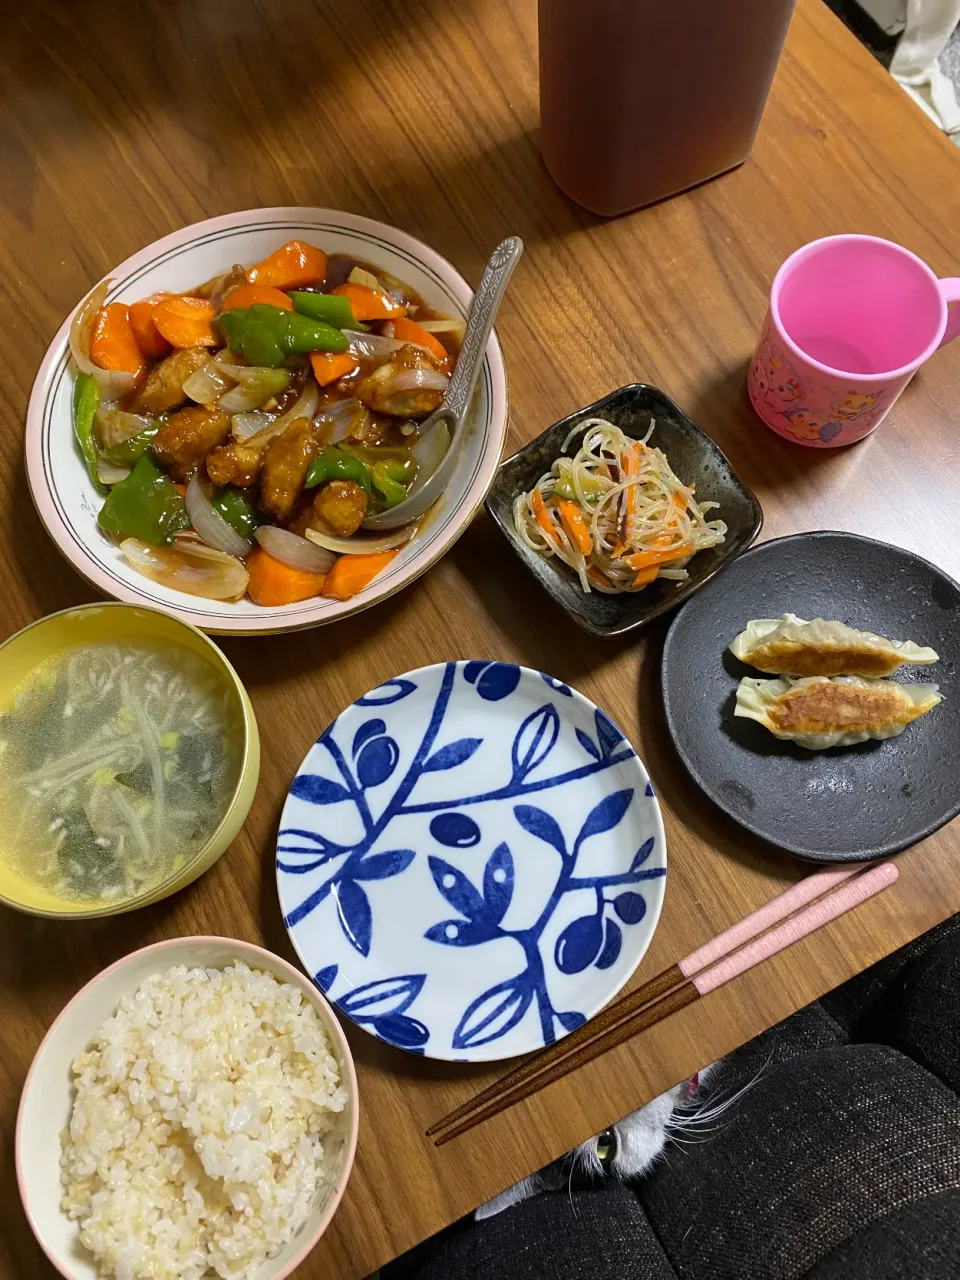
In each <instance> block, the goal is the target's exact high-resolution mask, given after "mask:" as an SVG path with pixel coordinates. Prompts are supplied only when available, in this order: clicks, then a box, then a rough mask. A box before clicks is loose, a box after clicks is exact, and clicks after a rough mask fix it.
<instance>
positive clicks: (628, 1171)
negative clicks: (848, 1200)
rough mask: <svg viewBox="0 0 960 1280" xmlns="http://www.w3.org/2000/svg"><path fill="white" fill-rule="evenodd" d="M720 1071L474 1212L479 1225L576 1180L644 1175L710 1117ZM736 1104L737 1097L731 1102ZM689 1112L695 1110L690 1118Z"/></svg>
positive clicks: (696, 1079) (694, 1080) (672, 1092)
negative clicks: (682, 1133) (709, 1091)
mask: <svg viewBox="0 0 960 1280" xmlns="http://www.w3.org/2000/svg"><path fill="white" fill-rule="evenodd" d="M717 1065H718V1064H717V1063H712V1064H711V1065H710V1066H709V1067H704V1068H703V1069H702V1070H701V1071H699V1072H698V1073H697V1074H696V1075H695V1076H691V1078H690V1079H689V1080H685V1081H684V1082H683V1084H678V1085H675V1086H674V1087H673V1088H672V1089H668V1090H667V1092H666V1093H662V1094H661V1095H660V1097H659V1098H654V1099H653V1101H652V1102H648V1103H647V1105H646V1106H645V1107H641V1108H640V1109H639V1111H634V1112H633V1113H632V1114H631V1115H628V1116H626V1117H625V1118H624V1119H623V1120H619V1121H617V1123H616V1124H615V1125H612V1126H611V1128H610V1129H608V1130H607V1131H606V1132H605V1133H601V1134H598V1136H597V1137H595V1138H590V1139H588V1141H586V1142H581V1144H580V1146H579V1147H574V1149H573V1150H572V1151H571V1152H570V1154H569V1155H568V1156H567V1157H566V1159H564V1160H557V1161H555V1162H554V1163H553V1164H552V1165H548V1166H547V1168H546V1169H542V1170H541V1171H540V1172H539V1173H535V1174H533V1175H532V1176H531V1177H529V1178H524V1180H523V1181H522V1182H518V1183H517V1184H516V1186H513V1187H510V1188H509V1190H507V1191H504V1192H503V1193H502V1195H499V1196H496V1197H494V1199H493V1200H489V1201H488V1202H487V1203H486V1204H484V1205H481V1206H480V1208H479V1209H478V1210H477V1212H476V1217H477V1219H478V1221H479V1220H482V1219H483V1218H492V1217H494V1216H495V1215H496V1214H498V1213H501V1212H502V1211H503V1210H504V1209H508V1208H510V1206H511V1205H515V1204H520V1202H521V1201H523V1200H529V1199H530V1198H531V1196H535V1195H539V1194H540V1193H541V1192H543V1191H561V1190H564V1189H565V1188H566V1187H567V1186H568V1184H569V1182H570V1179H571V1178H572V1177H573V1175H574V1174H579V1175H581V1176H586V1177H596V1178H602V1177H605V1176H607V1175H609V1176H612V1177H614V1178H619V1179H625V1178H636V1177H639V1175H640V1174H642V1173H646V1172H647V1171H648V1170H649V1169H651V1168H652V1167H653V1165H654V1164H655V1163H656V1162H657V1160H658V1159H659V1158H660V1156H661V1154H662V1153H663V1149H664V1147H665V1146H666V1145H667V1142H668V1141H669V1138H670V1133H671V1130H673V1129H680V1128H687V1127H694V1126H695V1125H696V1124H697V1122H698V1119H699V1116H700V1114H701V1113H702V1114H703V1115H706V1114H707V1112H706V1111H703V1107H704V1105H705V1104H704V1103H703V1101H702V1099H703V1094H704V1091H705V1087H706V1084H707V1081H708V1080H709V1078H710V1076H711V1074H712V1073H713V1071H714V1070H715V1069H716V1067H717ZM735 1100H736V1096H735V1097H734V1099H731V1100H730V1101H731V1102H732V1101H735ZM728 1105H730V1104H729V1103H722V1104H721V1108H720V1109H726V1107H727V1106H728ZM691 1108H693V1110H689V1113H688V1109H691ZM717 1114H719V1111H718V1109H717V1108H710V1110H709V1118H710V1119H711V1120H712V1119H714V1118H715V1116H716V1115H717Z"/></svg>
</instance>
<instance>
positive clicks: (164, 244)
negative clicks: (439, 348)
mask: <svg viewBox="0 0 960 1280" xmlns="http://www.w3.org/2000/svg"><path fill="white" fill-rule="evenodd" d="M292 239H301V240H306V241H308V242H310V243H312V244H315V245H317V246H318V247H319V248H321V249H323V250H325V251H326V252H327V253H330V254H332V253H344V254H350V255H352V256H353V257H355V258H360V259H363V260H365V261H367V262H371V263H373V264H374V265H375V266H379V267H383V268H384V269H385V270H387V271H389V272H390V273H391V274H393V275H395V276H397V277H398V278H399V279H400V280H403V281H404V282H405V283H406V284H409V285H411V286H412V287H413V288H414V289H415V290H416V291H417V292H418V293H419V294H420V295H421V297H422V298H423V299H424V301H425V302H427V303H428V304H429V305H430V306H431V307H433V308H434V309H435V310H436V311H438V312H440V313H441V314H443V315H450V316H461V317H465V316H466V314H467V312H468V310H469V308H470V303H471V301H472V299H473V291H472V290H471V288H470V287H469V285H468V284H467V282H466V281H465V280H464V279H463V277H462V276H461V275H460V274H459V272H457V271H456V270H455V269H454V268H453V267H452V266H451V264H450V263H449V262H447V261H446V259H445V258H442V257H441V256H440V254H438V253H436V252H435V251H434V250H433V249H431V248H429V247H428V246H427V245H425V244H423V243H422V242H421V241H420V240H416V239H415V238H414V237H413V236H410V235H407V234H406V232H404V231H399V230H398V229H397V228H396V227H389V226H386V225H385V224H384V223H382V222H374V221H373V220H372V219H370V218H363V217H360V216H358V215H357V214H352V213H341V212H339V211H337V210H333V209H313V208H298V207H296V206H294V207H290V208H271V209H247V210H244V211H243V212H240V213H230V214H226V215H224V216H223V217H220V218H209V219H207V220H206V221H205V222H196V223H194V224H193V225H192V226H189V227H184V228H183V230H181V231H174V232H173V233H172V234H171V235H168V236H164V237H163V239H162V240H157V241H155V242H154V243H153V244H151V245H148V246H147V248H145V249H141V251H140V252H139V253H135V254H134V255H133V257H131V258H127V260H126V261H125V262H121V263H120V265H119V266H118V267H115V268H114V269H113V270H112V271H111V272H110V273H109V276H110V277H111V278H112V280H113V283H112V285H111V288H110V292H109V295H108V300H109V301H120V302H135V301H136V300H137V299H139V298H144V297H147V296H148V295H149V294H151V293H160V292H183V291H187V290H190V289H194V288H196V287H197V286H198V285H200V284H202V283H203V281H205V280H209V279H210V278H211V277H213V276H215V275H217V274H218V273H220V272H223V271H227V270H229V268H230V267H231V266H232V265H233V264H234V263H237V262H239V263H243V264H246V265H249V264H250V263H253V262H257V261H259V260H260V259H262V258H264V257H265V256H266V255H267V254H268V253H270V252H272V251H273V250H274V249H276V248H278V247H279V246H280V245H281V244H283V243H284V242H285V241H287V240H292ZM490 247H491V248H492V247H493V246H492V245H491V246H490ZM92 285H93V282H92V281H91V287H92ZM71 318H72V313H71V316H68V317H67V319H66V320H65V321H64V322H63V324H62V325H61V326H60V329H59V330H58V332H57V335H56V337H55V338H54V339H53V342H52V343H51V344H50V346H49V348H48V350H47V354H46V356H45V357H44V360H43V363H42V364H41V366H40V371H39V373H38V374H37V377H36V380H35V382H34V384H33V391H32V393H31V396H30V405H29V408H28V410H27V435H26V462H27V478H28V480H29V483H30V492H31V494H32V495H33V500H34V502H35V504H36V507H37V510H38V511H39V513H40V518H41V520H42V521H43V523H44V525H45V526H46V528H47V531H48V533H49V534H50V536H51V537H52V538H53V540H54V542H55V543H56V544H57V546H58V547H59V549H60V550H61V551H62V553H63V554H64V555H65V556H66V558H67V559H68V560H69V561H70V563H71V564H72V565H73V567H74V568H75V569H76V570H77V571H78V572H79V573H81V574H82V575H83V576H84V577H85V578H86V579H87V580H88V581H89V582H90V583H92V584H93V586H95V587H97V588H99V590H101V591H103V592H105V593H106V594H107V595H110V596H113V597H114V598H115V599H117V600H123V601H126V602H127V603H129V604H146V605H151V606H153V607H154V608H160V609H166V610H168V611H170V612H173V613H176V614H177V615H178V616H179V617H181V618H183V619H184V620H185V621H186V622H190V623H192V624H193V625H194V626H195V627H199V628H200V629H201V630H203V631H208V632H212V633H214V634H216V635H227V634H233V635H237V634H239V635H256V634H264V633H267V634H275V633H277V632H283V631H299V630H302V629H304V628H306V627H315V626H320V625H322V624H323V623H327V622H335V621H336V620H337V619H338V618H345V617H347V616H349V615H350V614H353V613H358V612H359V611H360V610H361V609H367V608H369V607H370V606H371V605H374V604H377V603H378V602H379V601H380V600H385V599H386V598H387V597H388V596H391V595H393V594H394V592H396V591H399V590H400V589H401V588H402V587H405V586H406V585H407V584H408V583H410V582H412V581H413V580H414V578H417V577H419V575H420V574H421V573H423V572H424V571H425V570H427V569H429V568H430V566H431V565H433V564H434V563H435V562H436V561H437V560H439V558H440V557H441V556H442V555H443V554H444V553H445V552H446V551H448V550H449V549H450V547H451V546H452V545H453V544H454V542H456V540H457V538H459V536H460V535H461V534H462V533H463V531H464V530H465V529H466V527H467V525H468V524H469V523H470V521H471V520H472V518H473V516H474V515H475V514H476V512H477V511H478V510H479V508H480V506H481V504H482V502H483V499H484V497H485V496H486V492H487V489H488V488H489V487H490V484H491V483H492V481H493V477H494V474H495V473H496V470H497V466H498V465H499V462H500V454H501V452H502V449H503V442H504V439H505V437H506V431H507V378H506V370H505V368H504V363H503V355H502V353H501V350H500V343H499V341H498V340H497V337H496V334H492V335H491V337H490V341H489V342H488V344H487V351H486V358H485V359H484V362H483V368H482V372H481V376H480V385H479V387H478V390H477V393H476V396H475V399H474V404H473V407H472V412H471V418H470V420H469V421H468V424H467V430H466V432H465V436H464V443H463V447H462V450H461V453H460V458H459V461H458V463H457V467H456V470H455V471H454V474H453V476H452V478H451V480H450V484H449V486H448V487H447V490H446V492H445V493H444V494H443V496H442V497H441V498H440V499H439V501H438V502H437V503H436V505H435V507H434V508H433V510H432V511H431V513H430V514H429V515H428V517H427V519H426V521H425V523H424V526H423V528H422V530H421V531H420V532H419V533H418V534H417V535H416V537H414V538H413V540H412V541H411V542H409V543H408V544H407V545H406V546H405V547H404V548H403V549H402V550H401V552H400V554H399V555H398V556H397V557H396V558H395V559H394V560H393V561H392V562H391V563H390V564H389V565H388V566H387V568H386V569H385V570H384V571H383V572H382V573H380V574H379V575H378V576H377V577H376V578H375V579H374V580H373V582H371V583H370V585H369V586H368V587H366V588H365V589H364V590H363V591H361V592H360V593H359V594H358V595H356V596H354V597H353V598H352V599H351V600H346V601H338V600H328V599H323V598H320V597H315V598H314V599H311V600H304V601H301V602H300V603H298V604H290V605H284V606H282V607H279V608H266V607H263V606H260V605H256V604H254V603H253V602H252V601H251V600H246V599H244V600H241V601H237V602H227V601H219V600H204V599H201V598H199V597H197V596H190V595H186V594H184V593H183V592H181V591H174V590H172V589H171V588H168V587H164V586H160V585H159V584H157V583H155V582H152V581H150V580H149V579H147V578H144V577H143V576H142V575H141V574H139V573H138V572H137V571H136V570H135V569H134V568H133V566H132V565H130V564H128V563H127V561H126V560H125V559H124V557H123V555H122V554H121V552H120V549H119V547H117V546H116V545H115V544H114V543H113V542H112V541H110V539H108V538H107V537H105V535H104V534H103V533H102V532H101V531H100V529H99V526H98V525H97V513H98V511H99V509H100V506H101V504H102V501H103V500H102V498H101V497H100V495H99V494H97V492H96V491H95V489H94V487H93V485H92V484H91V483H90V480H89V478H88V476H87V473H86V470H85V468H84V465H83V460H82V458H81V456H80V452H79V450H78V448H77V446H76V444H75V443H74V439H73V416H72V415H73V408H72V399H73V384H74V375H73V373H72V372H71V369H70V367H69V364H70V362H69V359H68V357H69V347H68V341H67V340H68V335H69V331H70V320H71Z"/></svg>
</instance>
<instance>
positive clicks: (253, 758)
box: [0, 603, 260, 920]
mask: <svg viewBox="0 0 960 1280" xmlns="http://www.w3.org/2000/svg"><path fill="white" fill-rule="evenodd" d="M144 641H150V642H153V643H158V642H159V643H160V644H164V643H171V644H178V645H182V646H183V647H184V648H185V649H188V650H189V651H190V652H191V653H194V654H197V655H198V656H199V657H201V658H203V659H205V660H206V661H207V662H209V663H210V664H211V666H212V667H213V668H214V669H215V671H217V672H218V673H219V675H220V676H222V678H223V680H224V682H225V684H226V687H227V689H228V691H229V696H230V699H231V706H230V711H231V713H232V717H233V719H234V722H235V723H236V724H237V726H238V730H239V732H240V734H241V735H242V742H241V743H240V749H239V751H238V753H237V754H238V757H239V770H238V773H237V779H236V783H235V785H234V788H233V792H232V794H231V796H230V800H229V803H228V805H227V809H226V812H225V813H224V815H223V817H222V819H221V820H220V823H219V825H218V826H217V828H216V830H215V831H214V832H213V834H212V835H211V836H210V838H209V839H208V840H207V842H206V843H205V844H204V845H202V846H201V847H200V848H199V849H198V850H197V851H196V853H195V854H194V855H193V857H192V858H190V859H189V861H187V862H186V863H185V864H184V865H183V866H181V867H179V868H177V869H176V870H174V871H173V872H171V874H170V875H169V876H168V877H167V878H166V879H165V880H163V881H162V882H160V883H159V884H155V885H152V886H151V887H150V888H149V889H147V890H145V891H144V892H143V893H141V894H139V895H138V896H135V897H131V898H124V899H120V900H118V901H116V902H103V901H102V900H101V901H95V902H91V903H89V904H87V903H84V902H77V901H70V900H68V899H66V898H60V897H57V896H55V895H54V894H52V893H50V892H49V891H47V890H45V889H43V888H42V887H40V886H39V885H37V884H35V883H33V882H31V881H30V880H28V879H27V878H26V877H25V876H23V875H21V874H20V873H19V872H18V871H17V870H15V869H14V868H13V867H12V866H10V865H9V863H7V862H6V861H5V860H4V859H3V858H2V856H0V902H4V903H6V904H7V905H8V906H11V907H16V908H17V909H18V910H19V911H26V912H28V913H29V914H31V915H37V916H56V917H58V918H63V919H74V920H76V919H81V918H82V919H86V918H88V917H91V916H112V915H119V914H120V913H121V912H124V911H131V910H133V908H134V907H143V906H146V905H147V903H150V902H157V901H158V900H159V899H160V898H165V897H167V895H168V894H171V893H175V892H176V890H177V889H182V888H183V887H184V885H187V884H190V882H191V881H193V880H196V878H197V876H199V875H202V874H203V873H204V871H206V870H208V869H209V868H210V867H212V866H213V864H214V863H215V862H216V860H217V859H218V858H219V857H220V855H221V854H222V853H224V852H225V851H226V849H227V847H228V846H229V845H230V843H231V842H232V841H233V839H234V837H235V836H236V835H237V833H238V831H239V830H240V828H241V827H242V826H243V823H244V821H245V819H246V816H247V813H248V812H249V810H250V805H251V804H252V803H253V795H254V792H255V791H256V789H257V780H258V778H259V776H260V734H259V732H258V730H257V721H256V717H255V716H254V713H253V705H252V704H251V702H250V698H249V696H248V694H247V691H246V689H245V688H244V687H243V684H242V683H241V681H240V677H239V676H238V675H237V673H236V671H234V669H233V667H232V666H231V665H230V663H229V662H228V661H227V660H226V658H225V657H224V656H223V654H222V653H221V652H220V650H219V649H218V648H217V646H216V645H215V644H214V643H213V642H212V641H211V640H208V639H207V637H206V636H205V635H204V634H203V633H202V632H200V631H198V630H197V629H196V627H193V626H191V625H190V624H189V623H187V622H182V621H181V620H180V619H179V618H175V617H173V616H172V615H171V614H167V613H161V612H160V611H159V610H156V609H144V608H141V607H139V606H137V605H129V604H114V603H110V604H87V605H81V606H80V607H79V608H76V609H65V610H63V612H61V613H52V614H50V616H49V617H46V618H41V619H40V620H39V621H38V622H33V623H31V624H30V626H28V627H24V629H23V630H22V631H18V632H17V634H16V635H14V636H11V637H10V639H9V640H7V641H6V642H5V643H4V644H2V645H0V715H5V714H7V713H8V712H9V711H10V708H11V706H12V704H13V699H14V696H15V694H16V692H17V690H18V689H19V688H20V686H21V685H22V684H23V683H24V681H25V680H26V679H27V678H28V677H29V676H30V675H31V674H32V673H33V672H34V671H36V670H37V668H38V667H40V666H42V665H43V664H44V663H46V662H49V661H50V660H51V659H54V658H58V657H59V656H60V655H62V654H64V653H66V652H67V651H68V650H70V649H75V648H77V647H78V646H80V645H89V644H116V645H120V646H122V645H123V644H124V643H126V642H133V643H137V642H144Z"/></svg>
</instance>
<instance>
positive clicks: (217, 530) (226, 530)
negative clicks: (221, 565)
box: [184, 473, 250, 560]
mask: <svg viewBox="0 0 960 1280" xmlns="http://www.w3.org/2000/svg"><path fill="white" fill-rule="evenodd" d="M184 502H185V503H186V507H187V515H188V516H189V517H190V523H191V524H192V525H193V527H194V529H195V530H196V532H197V533H198V534H199V535H200V537H201V538H202V539H203V541H204V542H205V543H206V544H207V546H208V547H213V549H214V551H222V552H223V554H224V555H227V556H237V557H239V558H240V559H241V560H242V559H243V557H244V556H245V555H247V553H248V552H249V550H250V543H249V542H248V541H247V540H246V538H241V536H240V534H239V533H237V531H236V529H234V528H233V526H232V525H229V524H227V522H226V520H224V518H223V516H222V515H221V514H220V512H219V511H218V510H217V509H216V507H214V505H213V503H212V502H211V501H210V499H209V498H208V497H207V495H206V492H205V490H204V488H203V485H202V484H201V483H200V481H199V480H198V479H197V476H196V473H194V474H193V475H192V476H191V477H190V483H189V484H188V485H187V494H186V497H185V499H184Z"/></svg>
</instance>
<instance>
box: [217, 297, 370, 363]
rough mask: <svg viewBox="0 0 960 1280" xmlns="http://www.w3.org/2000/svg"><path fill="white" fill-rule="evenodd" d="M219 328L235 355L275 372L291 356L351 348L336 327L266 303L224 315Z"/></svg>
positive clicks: (235, 309)
mask: <svg viewBox="0 0 960 1280" xmlns="http://www.w3.org/2000/svg"><path fill="white" fill-rule="evenodd" d="M219 324H220V327H221V329H222V330H223V332H224V333H225V334H226V336H227V341H228V342H229V343H230V346H231V348H232V349H233V350H234V351H239V352H240V354H241V355H242V356H243V357H244V359H246V360H249V361H250V363H251V364H255V365H265V366H267V367H268V368H272V369H276V368H278V367H279V366H280V365H282V364H283V362H284V359H285V358H286V357H287V356H290V355H306V354H308V353H309V352H311V351H346V349H347V347H348V346H349V345H350V344H349V342H348V341H347V339H346V338H345V337H344V336H343V334H342V333H341V332H340V330H339V329H335V328H334V327H333V325H329V324H324V323H323V321H322V320H311V319H310V317H309V316H302V315H300V314H299V313H298V312H296V311H284V310H283V309H282V308H281V307H271V306H268V305H267V304H266V303H263V302H257V303H255V304H254V305H253V306H252V307H235V308H234V309H233V310H232V311H225V312H224V313H223V315H221V316H220V319H219Z"/></svg>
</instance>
